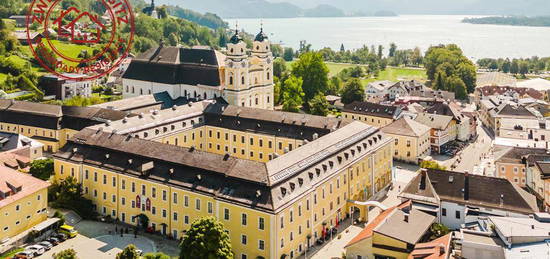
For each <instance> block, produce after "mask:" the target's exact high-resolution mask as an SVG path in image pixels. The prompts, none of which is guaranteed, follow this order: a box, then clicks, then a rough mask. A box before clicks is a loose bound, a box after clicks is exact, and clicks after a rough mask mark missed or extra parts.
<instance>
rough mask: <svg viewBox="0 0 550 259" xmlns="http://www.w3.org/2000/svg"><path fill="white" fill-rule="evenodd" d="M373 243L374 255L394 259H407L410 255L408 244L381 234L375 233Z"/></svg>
mask: <svg viewBox="0 0 550 259" xmlns="http://www.w3.org/2000/svg"><path fill="white" fill-rule="evenodd" d="M372 243H373V244H372V252H373V254H374V255H378V256H387V257H390V258H392V257H393V258H395V259H407V257H408V255H409V253H408V252H407V250H408V249H407V243H406V242H403V241H400V240H397V239H395V238H391V237H388V236H385V235H382V234H380V233H376V232H374V234H373V236H372ZM373 257H374V256H373Z"/></svg>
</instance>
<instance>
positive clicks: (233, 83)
mask: <svg viewBox="0 0 550 259" xmlns="http://www.w3.org/2000/svg"><path fill="white" fill-rule="evenodd" d="M246 89H248V56H247V54H246V43H245V42H244V41H243V39H242V38H241V36H240V35H239V30H238V29H235V34H234V35H233V37H231V39H230V40H229V42H228V43H227V53H226V60H225V91H224V96H225V97H226V98H225V99H226V100H227V102H229V103H230V104H233V105H238V106H245V107H249V106H250V105H249V100H248V98H247V96H245V95H243V94H241V92H243V91H246Z"/></svg>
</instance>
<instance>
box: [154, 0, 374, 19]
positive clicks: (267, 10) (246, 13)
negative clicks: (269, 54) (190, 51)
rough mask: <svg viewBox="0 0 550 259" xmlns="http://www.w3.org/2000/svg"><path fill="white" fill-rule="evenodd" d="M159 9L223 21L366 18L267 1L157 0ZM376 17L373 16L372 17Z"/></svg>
mask: <svg viewBox="0 0 550 259" xmlns="http://www.w3.org/2000/svg"><path fill="white" fill-rule="evenodd" d="M156 2H157V5H161V4H167V5H174V6H175V5H177V6H180V7H182V8H185V9H191V10H193V11H196V12H200V13H214V14H216V15H218V16H220V17H222V18H294V17H342V16H353V15H356V16H357V15H365V13H363V12H356V11H353V10H348V11H343V10H342V9H341V8H338V7H335V6H334V5H332V4H318V5H314V6H311V7H308V8H302V7H299V6H297V5H295V4H294V1H293V0H288V1H278V2H273V1H271V2H270V1H267V0H157V1H156ZM372 14H374V12H373V13H372Z"/></svg>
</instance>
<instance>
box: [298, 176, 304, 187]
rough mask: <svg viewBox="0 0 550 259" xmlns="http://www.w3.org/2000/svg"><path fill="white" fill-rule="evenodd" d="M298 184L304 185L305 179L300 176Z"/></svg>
mask: <svg viewBox="0 0 550 259" xmlns="http://www.w3.org/2000/svg"><path fill="white" fill-rule="evenodd" d="M298 184H299V185H300V186H302V184H304V179H302V178H298Z"/></svg>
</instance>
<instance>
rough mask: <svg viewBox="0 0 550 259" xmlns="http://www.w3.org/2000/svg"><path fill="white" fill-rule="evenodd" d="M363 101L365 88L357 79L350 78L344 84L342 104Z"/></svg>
mask: <svg viewBox="0 0 550 259" xmlns="http://www.w3.org/2000/svg"><path fill="white" fill-rule="evenodd" d="M364 99H365V88H364V87H363V84H361V81H360V80H359V79H357V78H352V79H350V80H348V81H347V82H346V84H345V85H344V89H343V90H342V102H343V103H344V104H349V103H352V102H354V101H359V102H360V101H363V100H364Z"/></svg>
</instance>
